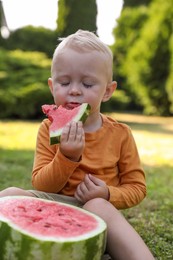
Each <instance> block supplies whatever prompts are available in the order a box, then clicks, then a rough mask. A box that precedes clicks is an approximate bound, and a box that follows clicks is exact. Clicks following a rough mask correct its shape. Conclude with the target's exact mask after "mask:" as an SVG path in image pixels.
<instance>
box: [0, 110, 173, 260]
mask: <svg viewBox="0 0 173 260" xmlns="http://www.w3.org/2000/svg"><path fill="white" fill-rule="evenodd" d="M111 116H112V117H115V118H117V119H118V120H119V121H122V122H125V123H127V124H128V125H129V126H130V127H131V129H132V131H133V134H134V137H135V140H136V143H137V146H138V150H139V153H140V156H141V161H142V164H143V166H144V169H145V172H146V180H147V187H148V189H147V190H148V195H147V197H146V199H145V200H144V201H143V202H142V203H141V204H139V205H138V206H136V207H134V208H131V209H127V210H123V214H124V215H125V216H126V218H127V219H128V220H129V222H130V223H131V224H132V225H133V227H134V228H135V229H136V230H137V231H138V232H139V233H140V235H141V236H142V238H143V239H144V241H145V242H146V243H147V245H148V246H149V248H150V249H151V251H152V252H153V254H154V256H155V258H156V259H163V260H167V259H171V260H172V259H173V118H163V117H162V118H161V117H146V116H140V115H131V114H112V115H111ZM38 127H39V123H36V122H24V121H15V122H11V121H9V122H8V121H0V172H1V178H0V189H4V188H6V187H8V186H18V187H23V188H26V189H29V188H31V183H30V179H31V170H32V164H33V157H34V148H35V142H36V135H37V131H38ZM146 260H147V259H146Z"/></svg>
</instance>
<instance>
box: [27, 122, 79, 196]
mask: <svg viewBox="0 0 173 260" xmlns="http://www.w3.org/2000/svg"><path fill="white" fill-rule="evenodd" d="M78 165H79V162H73V161H71V160H69V159H68V158H66V157H65V156H64V155H63V154H62V153H61V152H60V150H59V149H58V145H50V144H49V124H48V120H47V119H46V120H44V121H43V122H42V124H41V126H40V128H39V131H38V135H37V144H36V151H35V157H34V165H33V171H32V185H33V187H34V188H35V189H37V190H41V191H45V192H52V193H58V192H59V191H60V190H61V189H62V188H63V187H64V186H65V184H66V183H67V181H68V179H69V178H70V176H71V175H72V174H73V172H74V171H75V169H76V168H77V167H78Z"/></svg>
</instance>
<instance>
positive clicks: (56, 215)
mask: <svg viewBox="0 0 173 260" xmlns="http://www.w3.org/2000/svg"><path fill="white" fill-rule="evenodd" d="M105 238H106V224H105V222H104V221H103V220H102V219H100V218H99V217H97V216H96V215H94V214H91V213H89V212H87V211H85V210H83V209H80V208H77V207H74V206H71V205H68V204H64V203H58V202H53V201H48V200H43V199H38V198H33V197H23V196H14V197H12V196H11V197H4V198H0V259H1V260H9V259H12V260H33V259H34V260H94V259H95V260H99V259H101V256H102V254H103V252H104V248H105Z"/></svg>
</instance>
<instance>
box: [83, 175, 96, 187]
mask: <svg viewBox="0 0 173 260" xmlns="http://www.w3.org/2000/svg"><path fill="white" fill-rule="evenodd" d="M84 184H85V186H86V187H87V189H88V190H91V189H93V188H94V187H95V184H94V183H93V182H92V181H91V180H90V178H89V175H88V174H86V175H85V178H84Z"/></svg>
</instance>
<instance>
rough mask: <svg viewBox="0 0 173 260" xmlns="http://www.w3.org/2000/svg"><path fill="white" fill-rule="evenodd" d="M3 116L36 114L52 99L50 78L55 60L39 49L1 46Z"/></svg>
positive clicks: (1, 109) (31, 116)
mask: <svg viewBox="0 0 173 260" xmlns="http://www.w3.org/2000/svg"><path fill="white" fill-rule="evenodd" d="M0 56H1V63H0V117H1V118H6V117H7V118H8V117H12V116H13V117H18V118H36V117H38V116H40V115H42V112H41V109H40V106H41V105H42V104H44V103H52V98H51V95H50V91H49V88H48V87H47V84H46V83H47V79H48V77H49V76H50V64H51V61H50V60H49V59H47V58H46V55H45V54H43V53H39V52H23V51H21V50H16V51H9V52H7V51H5V50H3V49H0Z"/></svg>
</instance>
